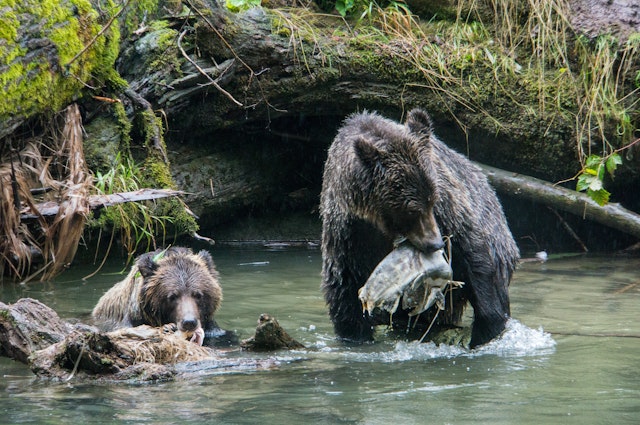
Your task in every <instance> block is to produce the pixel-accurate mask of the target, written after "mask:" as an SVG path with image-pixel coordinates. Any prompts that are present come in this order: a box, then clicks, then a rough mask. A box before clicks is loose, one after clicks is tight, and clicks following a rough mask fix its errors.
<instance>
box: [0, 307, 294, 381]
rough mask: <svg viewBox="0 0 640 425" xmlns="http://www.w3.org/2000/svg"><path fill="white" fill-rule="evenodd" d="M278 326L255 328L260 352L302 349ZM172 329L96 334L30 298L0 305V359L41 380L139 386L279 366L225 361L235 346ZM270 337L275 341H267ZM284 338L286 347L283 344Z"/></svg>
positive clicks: (268, 360)
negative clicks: (218, 345) (203, 341)
mask: <svg viewBox="0 0 640 425" xmlns="http://www.w3.org/2000/svg"><path fill="white" fill-rule="evenodd" d="M263 316H265V315H263ZM263 316H261V318H262V317H263ZM269 319H270V320H269V323H271V324H273V323H275V324H277V321H276V320H275V319H273V318H271V317H270V316H269ZM262 322H264V321H262ZM277 328H278V329H279V331H278V332H274V333H272V334H269V333H265V332H264V331H263V330H261V329H260V326H258V328H257V329H256V335H260V336H259V337H258V338H257V339H258V340H260V341H261V343H262V344H263V345H262V351H266V350H269V349H271V350H275V349H283V348H300V347H302V344H299V343H297V342H295V340H293V338H290V337H289V340H286V339H283V338H282V335H287V336H288V334H287V333H286V331H284V330H283V329H282V328H280V327H279V326H277ZM176 329H177V327H175V326H170V325H165V326H163V327H161V328H154V327H150V326H146V325H142V326H137V327H135V328H125V329H120V330H116V331H113V332H99V331H98V329H97V328H95V327H93V326H89V325H86V324H82V323H77V324H71V323H68V322H66V321H64V320H62V319H60V317H58V315H57V314H56V312H55V311H53V310H52V309H51V308H49V307H47V306H46V305H44V304H43V303H41V302H39V301H37V300H34V299H31V298H22V299H20V300H18V301H16V303H14V304H10V305H7V304H4V303H2V302H0V355H2V356H5V357H9V358H12V359H14V360H18V361H20V362H22V363H25V364H27V365H28V366H29V367H30V368H31V370H32V371H33V373H34V374H35V375H36V376H38V377H41V378H47V379H53V380H64V381H68V380H70V379H74V380H83V379H86V380H91V381H92V382H95V381H96V380H97V381H103V382H112V381H136V382H142V381H157V380H169V379H176V378H180V377H188V376H191V375H193V374H194V373H198V374H199V375H200V374H202V373H204V372H209V373H219V372H228V371H237V370H243V371H245V370H257V369H269V368H273V367H276V366H278V364H279V362H278V361H277V360H276V359H273V358H260V359H251V358H227V357H225V356H224V354H226V353H228V352H230V351H237V348H236V349H232V350H226V351H223V350H218V349H214V348H211V347H207V346H199V345H197V344H194V343H193V342H190V341H188V340H187V339H186V338H185V336H184V335H182V334H181V333H180V332H179V331H176ZM265 336H266V339H265V338H264V337H265ZM271 336H273V337H274V338H277V339H276V340H273V341H270V340H269V338H270V337H271ZM252 339H256V338H255V336H254V337H253V338H252ZM285 340H286V341H288V343H286V344H283V343H282V342H283V341H285ZM291 341H293V342H295V344H294V343H292V342H291Z"/></svg>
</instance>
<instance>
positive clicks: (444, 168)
mask: <svg viewBox="0 0 640 425" xmlns="http://www.w3.org/2000/svg"><path fill="white" fill-rule="evenodd" d="M320 208H321V217H322V257H323V265H322V279H323V282H322V288H323V292H324V296H325V300H326V302H327V304H328V306H329V315H330V318H331V320H332V322H333V325H334V330H335V332H336V333H337V335H338V336H339V337H342V338H345V339H351V340H357V341H363V340H371V339H372V338H373V332H374V326H375V325H379V324H383V323H387V324H388V323H389V317H388V315H386V314H385V313H384V312H376V311H374V312H373V314H372V315H370V314H368V313H366V312H365V313H363V308H362V305H361V303H360V300H359V299H358V290H359V289H360V288H361V287H362V286H363V285H364V283H365V282H366V281H367V278H368V277H369V275H370V274H371V272H372V271H373V270H374V269H375V267H376V265H378V263H379V262H380V261H381V260H382V259H383V258H384V257H385V256H386V255H387V254H389V252H391V250H392V249H393V248H394V244H397V243H398V242H400V241H406V243H409V244H411V245H412V247H413V248H415V249H417V250H421V251H423V252H424V253H432V252H434V251H436V250H438V249H441V248H442V247H443V245H444V243H443V240H442V235H444V236H446V237H449V240H450V243H451V248H452V263H451V268H452V269H453V279H454V280H456V281H462V282H465V285H464V287H463V288H461V289H456V290H455V291H453V292H452V297H453V299H452V302H450V301H449V300H447V303H446V310H445V311H444V312H442V313H441V314H439V315H438V317H437V321H436V322H435V323H436V324H437V325H438V326H440V327H443V328H446V327H450V326H453V325H455V324H456V323H457V322H458V321H459V320H460V319H461V316H462V314H463V311H464V308H465V306H466V304H467V302H469V303H470V304H471V305H472V307H473V313H474V320H473V326H472V335H471V343H470V346H471V347H472V348H473V347H475V346H478V345H481V344H484V343H486V342H488V341H490V340H492V339H493V338H495V337H496V336H498V335H499V334H500V333H501V332H502V331H503V330H504V328H505V324H506V321H507V319H508V317H509V315H510V307H509V294H508V286H509V282H510V280H511V276H512V274H513V271H514V269H515V267H516V264H517V261H518V259H519V256H520V254H519V250H518V247H517V246H516V243H515V241H514V240H513V236H512V235H511V231H510V230H509V227H508V225H507V221H506V218H505V216H504V213H503V211H502V206H501V205H500V202H499V201H498V198H497V196H496V194H495V192H494V191H493V189H492V188H491V186H490V185H489V183H488V182H487V179H486V178H485V176H484V175H483V174H482V172H481V171H480V170H479V169H478V167H476V166H474V165H473V164H472V163H471V162H470V161H469V160H468V159H466V158H465V157H463V156H462V155H460V154H459V153H457V152H455V151H453V150H452V149H450V148H448V147H447V146H446V145H445V144H444V143H443V142H442V141H440V140H439V139H438V138H437V137H436V135H435V134H434V133H433V128H432V122H431V118H430V117H429V115H428V114H427V113H426V112H424V111H422V110H420V109H414V110H412V111H411V112H409V114H408V116H407V119H406V122H405V123H404V124H400V123H397V122H394V121H392V120H389V119H386V118H383V117H382V116H380V115H378V114H376V113H370V112H364V113H359V114H354V115H352V116H350V117H349V118H347V119H346V120H345V122H344V124H343V126H342V127H341V128H340V130H339V131H338V134H337V136H336V137H335V140H334V141H333V143H332V145H331V147H330V148H329V152H328V157H327V161H326V163H325V169H324V175H323V183H322V193H321V202H320ZM434 314H435V311H432V310H429V311H427V312H425V313H423V314H422V315H420V316H419V317H418V322H417V327H416V328H414V329H415V330H417V331H422V330H424V329H426V328H427V327H428V325H429V324H430V323H431V321H432V319H433V318H434ZM403 320H404V321H403ZM406 320H408V317H407V315H406V312H405V314H404V319H403V312H402V311H398V312H396V313H395V314H394V315H393V324H394V327H396V326H397V327H398V329H400V328H401V327H402V326H405V327H406V324H407V322H406ZM412 326H414V325H412Z"/></svg>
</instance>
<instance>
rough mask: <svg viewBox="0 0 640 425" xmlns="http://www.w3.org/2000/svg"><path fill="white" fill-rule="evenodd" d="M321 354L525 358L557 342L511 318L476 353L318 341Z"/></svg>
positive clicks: (392, 358)
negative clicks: (339, 344) (354, 345)
mask: <svg viewBox="0 0 640 425" xmlns="http://www.w3.org/2000/svg"><path fill="white" fill-rule="evenodd" d="M314 345H315V349H317V350H318V352H323V353H332V355H336V354H337V355H338V356H340V357H342V358H345V359H347V360H349V361H355V362H380V363H397V362H405V361H425V360H432V359H446V358H455V357H470V358H473V357H478V356H485V355H495V356H501V357H503V356H504V357H522V356H537V355H547V354H551V353H553V352H554V351H555V346H556V342H555V341H554V340H553V338H552V337H551V335H550V334H549V333H547V332H544V330H543V329H542V328H539V329H532V328H529V327H528V326H526V325H524V324H522V323H521V322H519V321H518V320H516V319H509V321H508V322H507V325H506V329H505V331H504V333H503V334H502V335H501V336H500V337H499V338H497V339H495V340H493V341H491V342H489V343H488V344H485V345H483V346H481V347H478V348H476V349H473V350H469V349H468V348H465V347H461V346H458V345H446V344H440V345H437V344H435V343H433V342H427V343H419V342H418V341H396V342H388V343H384V342H378V343H373V344H370V345H369V344H367V345H364V346H362V347H358V348H354V347H352V348H350V349H345V348H344V347H341V346H335V345H333V344H327V341H326V340H320V341H317V342H316V344H314Z"/></svg>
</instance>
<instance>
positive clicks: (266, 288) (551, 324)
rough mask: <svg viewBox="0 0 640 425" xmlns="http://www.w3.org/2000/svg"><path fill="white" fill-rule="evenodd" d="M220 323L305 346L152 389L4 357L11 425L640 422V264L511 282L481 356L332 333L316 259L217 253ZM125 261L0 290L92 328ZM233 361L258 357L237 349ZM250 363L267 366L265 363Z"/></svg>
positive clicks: (2, 409)
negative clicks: (494, 335)
mask: <svg viewBox="0 0 640 425" xmlns="http://www.w3.org/2000/svg"><path fill="white" fill-rule="evenodd" d="M212 255H213V257H214V260H215V262H216V264H217V266H218V268H219V270H220V273H221V279H222V285H223V289H224V296H225V299H224V303H223V306H222V308H221V310H220V312H219V315H218V321H219V323H220V324H221V325H222V326H223V327H225V328H228V329H235V330H236V331H238V332H239V333H240V334H241V337H243V338H246V337H248V336H250V335H251V334H252V333H253V330H254V329H255V324H256V321H257V319H258V317H259V315H260V314H261V313H263V312H268V313H270V314H272V315H274V316H275V317H276V318H277V319H278V321H279V322H280V324H281V325H282V326H283V327H284V328H285V329H287V331H288V332H289V333H290V334H291V335H292V336H293V337H294V338H296V339H297V340H299V341H301V342H302V343H304V344H305V345H306V346H307V348H306V349H304V350H300V351H293V352H279V353H276V354H275V355H272V356H271V357H274V358H276V360H277V361H278V362H277V364H278V365H277V366H276V367H274V368H273V369H270V370H259V371H252V370H245V371H236V372H234V373H228V372H227V373H221V372H215V371H213V372H210V373H204V374H202V375H200V376H195V377H191V378H189V379H188V380H177V381H175V382H165V383H157V384H145V385H131V384H118V385H111V386H109V385H91V384H78V383H73V382H70V383H64V384H62V383H49V382H43V381H40V380H38V379H36V378H34V377H33V376H32V374H31V372H30V371H29V370H28V369H27V368H26V367H25V366H23V365H21V364H18V363H15V362H12V361H10V360H8V359H4V358H0V374H1V375H2V379H1V380H0V414H1V417H2V420H1V422H2V423H38V424H48V423H51V424H60V423H114V422H118V423H136V424H137V423H154V424H164V423H214V422H215V423H230V424H242V423H258V422H259V423H264V424H287V423H295V424H299V423H301V422H303V421H307V422H309V423H331V424H333V423H354V424H387V423H390V422H391V423H397V424H403V425H404V424H422V423H427V422H429V423H456V424H464V423H491V424H531V423H545V424H555V423H557V424H565V423H576V424H585V423H594V424H595V423H597V424H607V423H611V424H621V423H630V424H631V423H637V420H638V414H639V412H640V384H639V382H640V372H639V371H638V368H637V363H638V362H637V356H638V352H639V349H640V339H639V338H638V337H639V336H640V323H639V322H638V320H637V311H638V305H639V304H640V280H639V279H640V278H639V277H638V275H637V272H636V270H638V266H639V265H640V259H627V258H617V257H585V256H576V257H566V258H557V259H551V260H550V261H548V262H547V263H545V264H538V263H526V264H523V265H522V266H521V267H520V269H519V270H518V271H517V272H516V274H515V278H514V281H513V282H512V287H511V298H512V314H513V316H514V318H515V319H514V320H511V321H510V322H509V324H508V329H507V331H506V332H505V334H504V335H503V336H502V338H500V340H497V341H494V342H492V343H490V344H488V345H486V346H484V347H481V348H479V349H477V350H474V351H471V352H469V351H467V350H463V349H461V348H459V347H450V346H436V345H434V344H430V343H428V344H418V343H416V342H405V341H397V340H394V339H392V338H390V337H387V336H386V335H384V332H383V331H381V332H379V335H378V339H377V341H376V342H375V343H373V344H364V345H345V344H342V343H340V342H337V341H336V340H335V339H334V337H333V334H332V330H331V325H330V323H329V320H328V318H327V314H326V307H325V305H324V301H323V298H322V294H321V293H320V289H319V286H320V254H319V252H318V251H317V250H304V249H296V250H293V249H283V250H275V251H269V250H233V249H228V250H223V249H217V250H214V251H212ZM121 268H122V265H121V264H113V265H111V266H110V267H108V268H107V269H105V270H103V272H102V273H100V274H99V275H97V276H95V277H93V278H91V279H90V280H89V281H88V282H83V281H82V280H81V277H82V276H85V275H86V274H88V273H89V272H91V271H92V270H91V268H82V269H80V268H75V269H72V270H71V271H69V272H68V273H66V274H65V275H63V276H61V277H60V279H59V280H58V281H56V282H54V283H52V284H46V285H43V284H39V283H32V284H29V285H27V286H23V287H21V286H17V285H9V284H7V283H5V284H4V285H3V286H2V287H0V300H2V301H3V302H13V301H15V300H16V299H18V298H20V297H25V296H29V297H33V298H37V299H39V300H41V301H42V302H44V303H46V304H47V305H49V306H51V307H52V308H53V309H55V310H56V311H57V312H58V313H59V314H60V315H61V316H62V317H65V318H70V319H71V318H72V319H79V320H83V321H86V320H88V317H89V312H90V311H91V308H92V307H93V305H94V303H95V302H96V301H97V300H98V298H99V297H100V296H101V295H102V293H103V292H104V291H105V290H106V289H107V288H108V287H110V286H111V285H112V284H113V283H115V282H116V281H118V280H119V279H121V278H122V275H121V274H117V273H116V272H118V271H120V269H121ZM227 356H228V357H230V358H231V359H233V358H235V357H243V356H245V357H246V356H249V355H248V354H245V353H230V354H228V355H227ZM251 356H256V355H255V354H252V355H251Z"/></svg>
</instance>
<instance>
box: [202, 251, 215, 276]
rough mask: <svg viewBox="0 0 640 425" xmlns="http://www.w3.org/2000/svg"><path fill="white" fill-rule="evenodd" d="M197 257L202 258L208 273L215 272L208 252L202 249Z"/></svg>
mask: <svg viewBox="0 0 640 425" xmlns="http://www.w3.org/2000/svg"><path fill="white" fill-rule="evenodd" d="M198 256H199V257H200V258H202V260H203V261H204V263H205V264H206V265H207V268H208V269H209V271H210V272H216V266H215V264H213V258H211V254H209V251H205V250H204V249H202V250H200V252H198Z"/></svg>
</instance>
